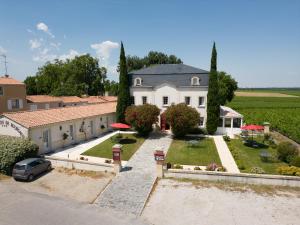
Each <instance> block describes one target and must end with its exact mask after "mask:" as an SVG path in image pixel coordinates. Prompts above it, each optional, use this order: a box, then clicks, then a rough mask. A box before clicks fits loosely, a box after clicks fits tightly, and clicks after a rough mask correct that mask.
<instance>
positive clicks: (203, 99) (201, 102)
mask: <svg viewBox="0 0 300 225" xmlns="http://www.w3.org/2000/svg"><path fill="white" fill-rule="evenodd" d="M198 104H199V105H198V106H205V98H204V97H202V96H200V97H199V102H198Z"/></svg>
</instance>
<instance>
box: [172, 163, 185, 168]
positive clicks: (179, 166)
mask: <svg viewBox="0 0 300 225" xmlns="http://www.w3.org/2000/svg"><path fill="white" fill-rule="evenodd" d="M173 168H174V169H183V166H182V165H179V164H175V165H174V166H173Z"/></svg>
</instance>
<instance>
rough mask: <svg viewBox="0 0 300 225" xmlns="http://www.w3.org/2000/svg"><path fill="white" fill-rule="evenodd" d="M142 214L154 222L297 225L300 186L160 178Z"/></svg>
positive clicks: (299, 217)
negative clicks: (241, 184) (288, 186)
mask: <svg viewBox="0 0 300 225" xmlns="http://www.w3.org/2000/svg"><path fill="white" fill-rule="evenodd" d="M142 217H143V218H144V219H146V220H147V221H149V222H150V223H152V224H155V225H160V224H172V225H176V224H178V225H181V224H189V225H193V224H195V225H196V224H197V225H201V224H203V225H207V224H214V225H218V224H220V225H224V224H239V225H248V224H249V225H253V224H255V225H262V224H264V225H269V224H273V225H276V224H278V225H285V224H289V225H293V224H295V225H296V224H299V221H300V189H299V188H298V189H296V188H288V189H287V188H278V187H277V188H273V187H263V186H255V187H254V186H253V187H252V186H249V187H248V188H245V186H238V185H237V184H231V185H229V186H227V185H223V184H216V183H214V184H209V183H207V182H206V183H205V182H202V183H201V182H199V183H197V182H193V183H192V182H190V181H184V182H183V181H178V180H171V179H163V180H160V181H159V182H158V184H157V186H156V189H155V191H154V192H153V194H152V196H151V197H150V199H149V202H148V204H147V206H146V208H145V209H144V211H143V215H142Z"/></svg>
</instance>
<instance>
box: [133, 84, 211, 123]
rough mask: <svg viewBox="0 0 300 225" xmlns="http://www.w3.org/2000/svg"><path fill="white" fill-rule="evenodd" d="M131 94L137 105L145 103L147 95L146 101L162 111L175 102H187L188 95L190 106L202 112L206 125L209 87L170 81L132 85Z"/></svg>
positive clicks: (201, 115)
mask: <svg viewBox="0 0 300 225" xmlns="http://www.w3.org/2000/svg"><path fill="white" fill-rule="evenodd" d="M130 94H131V96H133V97H134V104H135V105H142V104H143V103H145V97H146V98H147V102H146V103H149V104H153V105H156V106H157V107H158V108H159V109H160V110H161V113H163V112H164V111H165V110H166V108H167V107H168V106H170V105H171V104H173V103H174V104H178V103H185V102H186V97H188V98H189V99H190V104H189V106H191V107H193V108H195V109H196V110H197V111H198V112H199V113H200V117H203V126H205V123H206V118H207V115H206V108H207V87H197V86H191V87H176V86H173V85H171V84H168V83H163V84H161V85H159V86H156V87H154V88H152V87H141V86H139V87H135V86H132V87H131V89H130ZM200 97H201V98H203V99H202V100H201V103H202V104H201V105H199V98H200ZM166 98H167V104H164V103H166ZM143 100H144V102H143ZM164 100H165V102H164ZM199 121H200V118H199Z"/></svg>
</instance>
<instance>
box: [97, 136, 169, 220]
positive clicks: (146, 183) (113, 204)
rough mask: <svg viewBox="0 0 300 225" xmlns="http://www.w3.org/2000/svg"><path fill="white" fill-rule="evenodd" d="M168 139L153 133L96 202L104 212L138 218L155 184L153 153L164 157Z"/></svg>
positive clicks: (167, 147)
mask: <svg viewBox="0 0 300 225" xmlns="http://www.w3.org/2000/svg"><path fill="white" fill-rule="evenodd" d="M171 142H172V139H171V136H170V135H163V134H158V133H152V134H151V135H150V136H149V138H148V139H146V140H145V142H144V143H143V144H142V145H141V147H140V148H139V149H138V150H137V152H136V153H135V154H134V155H133V156H132V158H131V159H130V160H129V161H128V163H127V164H126V167H125V168H124V171H122V172H121V173H119V174H118V175H117V176H116V177H115V178H114V179H113V180H112V182H111V183H110V184H109V185H108V186H107V188H106V189H105V190H104V192H103V193H102V194H101V195H100V196H99V198H98V199H97V200H96V202H95V203H96V204H97V205H99V206H100V207H104V208H112V209H116V210H119V211H122V212H126V213H131V214H134V215H136V216H138V215H140V214H141V212H142V210H143V207H144V205H145V202H146V201H147V198H148V196H149V194H150V192H151V190H152V186H153V184H154V182H155V180H156V163H155V161H154V156H153V153H154V151H155V150H156V149H157V148H158V147H160V149H161V150H163V151H164V152H165V153H167V151H168V149H169V146H170V144H171Z"/></svg>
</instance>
